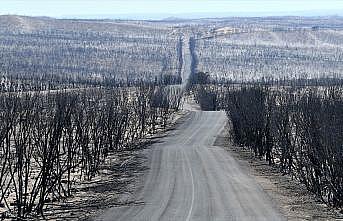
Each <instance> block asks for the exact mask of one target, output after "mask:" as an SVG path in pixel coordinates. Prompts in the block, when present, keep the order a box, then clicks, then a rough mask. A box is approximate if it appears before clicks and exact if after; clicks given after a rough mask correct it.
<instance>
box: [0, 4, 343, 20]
mask: <svg viewBox="0 0 343 221" xmlns="http://www.w3.org/2000/svg"><path fill="white" fill-rule="evenodd" d="M303 11H315V12H323V13H324V14H325V13H339V12H342V13H339V14H343V0H0V14H20V15H30V16H51V17H66V16H85V15H97V16H102V15H103V16H104V17H106V16H108V15H113V16H116V15H131V16H132V15H136V14H145V15H154V14H159V15H161V14H166V15H171V14H175V15H178V14H196V13H216V12H221V13H228V16H230V13H232V14H234V15H236V14H245V15H247V14H249V15H252V16H253V15H254V14H259V13H265V12H268V13H269V14H270V15H279V14H280V13H283V15H285V13H286V14H287V13H289V14H296V13H299V12H303ZM323 13H321V15H323Z"/></svg>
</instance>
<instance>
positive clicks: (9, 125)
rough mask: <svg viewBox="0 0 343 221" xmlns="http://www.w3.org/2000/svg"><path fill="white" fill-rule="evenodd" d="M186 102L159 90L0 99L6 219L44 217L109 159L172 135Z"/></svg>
mask: <svg viewBox="0 0 343 221" xmlns="http://www.w3.org/2000/svg"><path fill="white" fill-rule="evenodd" d="M180 101H181V99H180V91H179V90H177V89H175V88H172V87H165V86H157V85H154V84H142V85H140V86H139V87H125V88H112V89H105V88H102V89H99V88H94V89H89V90H77V91H69V92H63V91H59V92H57V93H23V94H18V93H3V94H1V95H0V122H2V123H1V124H0V187H1V188H0V189H1V192H0V207H3V209H4V210H5V211H6V212H5V213H4V214H2V216H3V217H5V216H7V217H16V218H25V217H27V216H28V215H30V214H39V215H44V214H43V209H44V206H45V205H46V203H48V202H51V201H58V200H60V199H61V198H64V197H68V196H70V195H71V194H72V189H73V186H74V185H75V183H76V182H77V181H82V180H90V179H92V177H94V176H95V175H96V173H97V172H98V169H99V166H100V165H101V164H102V163H103V162H104V161H105V159H106V157H107V156H108V154H110V153H111V152H114V151H122V150H126V149H130V148H138V147H139V142H140V141H141V139H142V138H144V137H146V136H147V135H149V134H153V133H155V132H156V131H157V130H158V129H159V128H164V127H166V126H167V124H168V120H169V119H170V117H171V115H172V114H173V113H174V112H175V111H177V110H178V109H179V107H180ZM0 209H1V208H0Z"/></svg>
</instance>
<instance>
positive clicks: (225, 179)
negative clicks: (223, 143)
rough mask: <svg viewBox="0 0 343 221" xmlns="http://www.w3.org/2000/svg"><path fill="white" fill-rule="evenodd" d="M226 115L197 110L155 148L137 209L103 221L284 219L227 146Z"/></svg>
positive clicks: (114, 210)
mask: <svg viewBox="0 0 343 221" xmlns="http://www.w3.org/2000/svg"><path fill="white" fill-rule="evenodd" d="M225 122H226V116H225V113H224V112H204V111H196V110H193V111H191V113H190V114H189V115H188V116H187V117H185V121H184V122H183V123H181V124H180V125H179V126H178V127H177V128H176V130H174V131H173V132H171V133H170V134H169V136H167V137H165V138H162V139H161V142H158V143H156V144H154V145H153V146H152V149H151V152H150V153H151V159H150V163H151V165H150V169H149V171H148V173H147V175H146V177H145V178H144V180H145V183H144V187H142V189H141V190H140V191H139V193H138V194H137V202H141V203H140V204H137V205H130V206H122V207H116V208H112V209H110V210H108V211H107V212H106V213H104V214H102V215H101V216H100V217H98V218H97V220H118V221H119V220H123V221H129V220H149V221H150V220H151V221H154V220H177V221H182V220H185V221H189V220H199V221H202V220H204V221H209V220H218V221H219V220H272V221H277V220H283V218H282V216H281V215H280V214H279V212H278V211H277V209H275V207H274V205H273V202H272V201H271V199H270V198H269V197H268V196H267V195H266V194H265V193H264V192H263V190H262V189H261V188H260V186H258V185H257V184H256V182H255V180H254V179H253V178H252V177H250V176H249V175H247V174H246V170H245V169H243V168H241V167H240V165H239V164H238V163H237V161H236V160H235V159H233V158H232V157H231V156H230V154H229V153H228V152H227V151H226V150H224V149H223V148H222V147H216V146H214V145H213V144H214V142H215V139H216V136H217V135H218V134H220V132H221V130H222V129H223V128H224V124H225Z"/></svg>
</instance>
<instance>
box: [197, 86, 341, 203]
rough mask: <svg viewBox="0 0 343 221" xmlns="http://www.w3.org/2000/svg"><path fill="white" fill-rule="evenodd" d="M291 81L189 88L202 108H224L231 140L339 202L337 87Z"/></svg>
mask: <svg viewBox="0 0 343 221" xmlns="http://www.w3.org/2000/svg"><path fill="white" fill-rule="evenodd" d="M318 82H322V80H320V81H318ZM279 83H280V82H279ZM291 85H292V84H291ZM294 85H296V82H293V86H289V85H288V86H281V85H278V84H276V85H273V84H261V83H256V84H252V83H250V84H244V85H242V84H241V85H238V84H219V83H216V84H208V82H207V83H206V84H197V85H194V87H193V88H194V91H195V95H196V98H197V100H198V101H199V103H200V105H201V106H202V108H203V109H207V110H225V111H226V113H227V115H228V118H229V121H230V125H231V134H232V138H233V141H234V142H235V143H236V144H238V145H239V146H241V147H248V148H250V149H251V150H252V152H253V153H254V155H255V157H256V158H260V159H265V160H266V161H267V162H268V163H269V165H274V166H277V167H278V168H279V170H280V173H281V174H282V175H286V174H287V175H290V176H292V177H294V178H296V179H297V180H298V181H300V182H301V183H303V184H304V185H305V186H306V188H307V189H308V190H309V191H311V192H313V193H314V194H315V195H316V196H318V197H319V198H320V199H321V200H322V201H323V202H325V203H326V204H328V205H330V206H333V207H342V206H343V87H342V85H336V86H334V85H329V86H294Z"/></svg>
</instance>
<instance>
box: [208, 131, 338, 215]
mask: <svg viewBox="0 0 343 221" xmlns="http://www.w3.org/2000/svg"><path fill="white" fill-rule="evenodd" d="M214 145H215V146H220V147H223V148H225V149H226V150H227V151H228V152H229V153H230V155H231V156H233V157H234V158H235V159H236V160H237V161H238V163H239V164H240V165H241V167H242V168H244V169H245V170H246V171H247V173H248V174H249V175H251V176H252V177H253V178H254V179H255V180H256V182H257V183H258V184H259V185H260V186H261V187H262V189H263V190H264V191H265V192H266V193H267V194H268V195H269V197H270V198H271V199H272V200H273V202H274V203H275V206H276V207H277V208H278V209H279V210H280V212H281V213H282V214H283V215H284V216H285V217H286V218H287V220H290V221H293V220H294V221H295V220H297V221H298V220H343V214H339V213H338V212H337V211H333V210H331V209H329V208H328V207H327V206H326V205H325V204H323V203H322V202H320V201H319V200H318V199H316V198H315V196H314V195H313V194H311V193H309V192H308V191H307V190H306V188H305V186H303V185H301V184H299V182H297V181H296V180H294V179H292V178H291V177H289V176H282V175H281V174H280V173H279V172H278V168H277V167H273V166H269V165H268V163H267V162H266V161H264V160H259V159H256V158H255V157H254V156H253V153H252V152H251V151H250V150H249V149H247V148H246V149H245V148H242V147H237V146H235V145H233V144H232V142H231V141H230V135H229V128H228V126H225V129H224V130H223V131H222V132H221V134H220V135H219V136H218V137H217V139H216V141H215V144H214Z"/></svg>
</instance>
